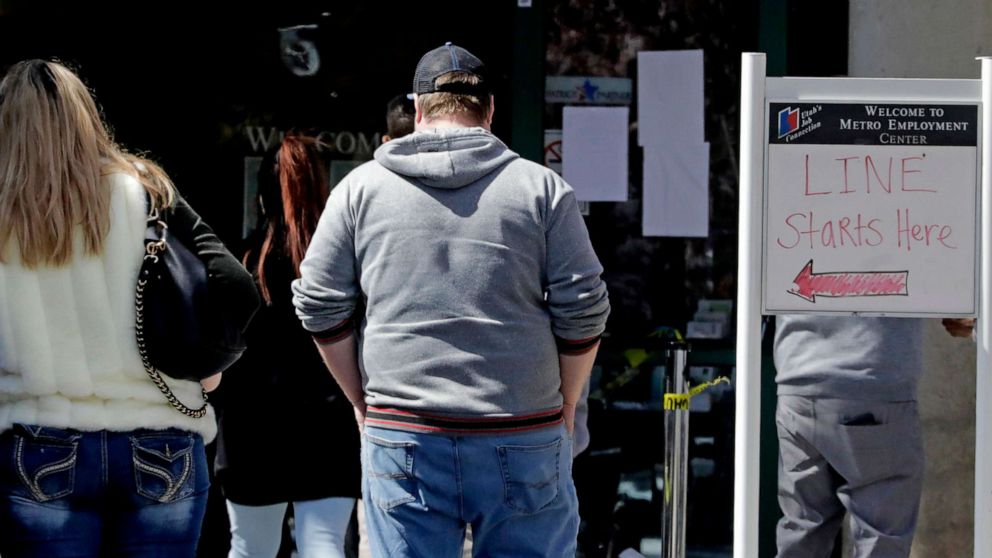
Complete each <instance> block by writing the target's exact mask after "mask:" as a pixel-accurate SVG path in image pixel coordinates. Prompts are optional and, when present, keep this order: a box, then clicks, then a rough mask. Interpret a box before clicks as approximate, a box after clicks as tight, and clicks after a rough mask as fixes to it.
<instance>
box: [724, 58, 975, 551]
mask: <svg viewBox="0 0 992 558" xmlns="http://www.w3.org/2000/svg"><path fill="white" fill-rule="evenodd" d="M764 60H765V59H764V55H763V54H754V53H745V54H744V55H743V59H742V68H743V71H742V86H741V178H740V231H739V234H740V237H739V241H740V245H739V249H740V252H739V256H738V257H739V272H738V309H739V310H738V323H737V328H738V330H737V339H738V341H737V343H738V344H737V432H736V437H735V447H736V451H737V455H736V467H737V468H736V470H735V483H736V484H735V504H734V513H735V519H734V556H735V558H756V557H757V553H758V534H757V525H758V522H757V516H758V485H759V481H758V471H759V466H760V464H759V459H758V448H759V427H760V380H761V378H760V373H761V366H760V365H761V355H760V339H759V330H760V320H761V314H762V313H765V314H782V313H813V314H827V315H830V314H833V315H839V314H840V315H843V314H846V315H855V314H861V315H884V316H901V317H909V316H918V317H920V316H922V317H942V316H974V315H976V314H977V313H978V310H979V308H978V304H979V296H978V292H979V289H978V287H979V277H980V275H979V268H980V263H981V266H984V267H983V269H984V270H985V271H986V273H985V274H984V275H982V276H981V277H983V280H982V283H981V285H982V292H984V293H988V289H989V284H988V280H987V279H988V273H987V271H988V266H989V265H990V263H989V262H988V261H987V260H988V259H989V258H988V257H987V255H986V254H985V252H984V251H983V258H981V260H980V259H979V256H978V248H979V242H978V230H979V228H980V227H979V218H980V216H981V218H982V221H981V226H982V227H984V229H985V235H986V236H985V237H987V235H988V234H989V233H990V232H992V228H990V227H989V224H988V222H987V221H988V215H989V212H988V211H986V212H980V211H979V201H980V199H983V202H982V203H985V204H988V203H989V196H988V195H987V194H986V195H985V196H984V198H981V197H980V196H979V173H980V172H981V177H982V182H981V183H982V188H983V189H985V190H986V191H987V189H988V188H989V187H990V184H992V179H990V178H989V176H988V171H986V170H985V169H983V168H981V167H980V165H979V154H980V150H984V149H988V146H989V144H990V143H992V142H989V141H983V133H984V131H987V130H989V126H983V123H984V120H983V119H984V118H986V116H985V115H983V114H981V111H980V110H979V108H980V106H981V105H980V102H981V93H982V90H981V82H980V81H979V80H922V79H861V78H767V77H766V76H765V72H764V68H765V62H764ZM989 63H990V62H989V60H983V72H985V73H988V74H989V76H985V77H984V79H986V80H990V79H992V77H990V76H992V71H990V70H989V68H988V65H989ZM989 298H990V297H989V296H985V297H982V299H981V300H982V304H983V305H987V304H988V301H989ZM986 310H987V308H986ZM982 314H983V315H988V311H986V312H983V313H982ZM980 331H981V332H983V333H982V338H981V339H980V340H979V341H980V342H979V400H978V410H979V411H978V412H979V424H978V436H979V440H978V443H977V448H976V450H977V452H983V451H984V452H988V453H992V447H989V445H988V444H987V443H986V440H984V439H983V437H986V436H989V435H990V434H992V430H989V429H988V428H983V424H982V422H983V413H984V412H986V407H987V405H986V403H985V402H984V401H983V398H984V399H988V400H989V401H990V402H992V393H989V394H988V395H986V394H983V393H982V391H983V390H985V391H990V392H992V385H989V384H992V379H990V378H987V377H986V376H987V374H982V370H984V369H985V368H987V366H986V359H985V357H983V355H982V352H983V351H986V350H987V348H988V347H989V341H990V339H989V332H988V328H985V327H980ZM990 418H992V417H990ZM982 455H983V454H982V453H976V463H986V464H987V463H988V461H984V460H983V458H982ZM990 480H992V477H988V476H987V475H986V476H982V477H981V478H979V477H978V476H976V491H978V490H985V491H986V492H988V491H989V489H990V488H992V482H989V481H990ZM987 500H992V494H987V495H983V494H982V493H981V492H976V517H975V520H976V523H975V524H976V526H977V525H988V524H990V523H989V520H992V510H990V509H988V508H989V507H990V504H988V502H987ZM981 506H985V509H983V510H981V511H980V510H979V508H980V507H981ZM980 518H981V520H980ZM978 532H979V529H976V545H975V548H976V556H990V557H992V545H989V544H987V543H983V544H982V545H979V541H978V538H979V536H980V535H979V533H978ZM981 536H983V537H984V536H986V535H984V534H983V535H981ZM980 549H987V550H981V551H980Z"/></svg>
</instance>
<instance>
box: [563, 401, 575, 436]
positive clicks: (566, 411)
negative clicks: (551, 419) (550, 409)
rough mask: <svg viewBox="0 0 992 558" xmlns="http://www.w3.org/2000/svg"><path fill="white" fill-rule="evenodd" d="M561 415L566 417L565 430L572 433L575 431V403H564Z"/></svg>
mask: <svg viewBox="0 0 992 558" xmlns="http://www.w3.org/2000/svg"><path fill="white" fill-rule="evenodd" d="M561 415H562V418H564V419H565V430H568V433H569V435H571V434H572V433H573V432H575V403H562V404H561Z"/></svg>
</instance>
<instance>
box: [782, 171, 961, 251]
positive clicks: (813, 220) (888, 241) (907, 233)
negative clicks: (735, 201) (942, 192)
mask: <svg viewBox="0 0 992 558" xmlns="http://www.w3.org/2000/svg"><path fill="white" fill-rule="evenodd" d="M925 160H926V154H925V153H921V154H919V155H912V156H900V157H891V156H890V157H878V156H876V157H873V156H871V155H860V156H845V157H834V158H832V160H831V161H829V163H830V165H828V166H827V167H826V168H827V169H829V170H830V171H831V172H829V173H824V172H822V171H824V170H826V169H824V168H823V167H822V166H820V168H819V169H818V172H817V173H814V175H813V178H811V173H810V155H809V154H806V155H804V156H803V158H802V164H803V166H804V169H803V170H804V173H803V177H804V183H803V184H802V188H803V190H802V194H803V198H804V199H809V200H810V206H811V207H812V208H811V209H806V210H798V211H794V212H792V213H790V214H789V215H787V216H786V217H785V218H784V222H782V223H781V225H780V226H779V227H778V229H779V232H778V234H777V238H776V243H777V245H778V246H779V247H781V248H784V249H786V250H792V249H810V250H813V249H817V248H834V249H837V248H895V249H898V250H906V251H912V250H913V248H935V249H948V250H956V249H957V248H958V246H957V242H956V241H955V238H954V227H953V224H951V223H942V222H933V221H934V220H933V219H926V218H925V217H926V207H927V205H928V204H932V203H939V198H940V196H939V192H938V188H937V186H936V184H937V182H936V181H929V180H927V176H926V173H925V172H924V170H925ZM825 174H826V176H824V175H825ZM859 194H860V196H872V199H874V198H875V196H885V197H891V198H892V199H893V200H895V199H897V197H898V199H899V201H900V202H902V201H905V202H906V203H905V204H904V206H903V207H899V208H896V209H894V210H875V211H869V212H852V213H850V214H846V215H837V214H826V212H824V211H823V210H818V209H816V208H815V205H816V201H817V200H822V199H824V198H823V197H824V196H837V197H840V196H845V197H846V198H848V199H851V201H852V202H854V198H856V197H859V196H858V195H859ZM910 205H912V206H913V209H911V208H910V207H909V206H910ZM882 211H884V214H883V213H882Z"/></svg>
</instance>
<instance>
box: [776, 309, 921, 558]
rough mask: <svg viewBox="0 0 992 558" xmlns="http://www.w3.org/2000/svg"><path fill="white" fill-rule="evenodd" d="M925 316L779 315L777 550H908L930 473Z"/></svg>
mask: <svg viewBox="0 0 992 558" xmlns="http://www.w3.org/2000/svg"><path fill="white" fill-rule="evenodd" d="M922 337H923V329H922V320H920V319H914V318H866V317H846V316H845V317H832V316H831V317H826V316H807V315H786V316H778V318H777V330H776V334H775V367H776V369H777V370H778V373H777V376H776V378H775V379H776V383H777V384H778V407H777V409H776V417H775V418H776V424H777V428H778V438H779V480H778V485H779V486H778V493H779V496H778V499H779V504H780V506H781V508H782V513H783V517H782V519H781V521H779V524H778V529H777V540H778V556H779V558H815V557H821V556H822V557H827V556H830V555H831V551H832V549H833V546H834V542H835V540H836V538H837V534H838V532H839V530H840V527H841V523H842V520H843V518H844V514H845V512H847V513H848V514H850V518H851V535H852V538H853V540H854V556H855V557H856V558H864V557H869V556H875V557H883V556H884V557H886V558H895V557H903V556H909V552H910V546H911V544H912V542H913V533H914V531H915V529H916V520H917V515H918V510H919V501H920V493H921V489H922V480H923V446H922V440H921V435H920V418H919V414H918V413H917V408H916V389H917V384H918V382H919V379H920V376H921V375H922V372H923V365H922V356H921V343H922Z"/></svg>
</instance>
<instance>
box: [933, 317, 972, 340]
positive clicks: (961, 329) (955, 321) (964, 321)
mask: <svg viewBox="0 0 992 558" xmlns="http://www.w3.org/2000/svg"><path fill="white" fill-rule="evenodd" d="M940 323H941V324H943V325H944V329H946V330H947V333H950V334H951V336H953V337H971V334H972V332H973V331H975V318H944V319H943V320H941V322H940Z"/></svg>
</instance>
